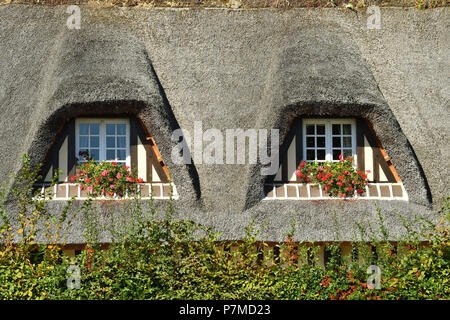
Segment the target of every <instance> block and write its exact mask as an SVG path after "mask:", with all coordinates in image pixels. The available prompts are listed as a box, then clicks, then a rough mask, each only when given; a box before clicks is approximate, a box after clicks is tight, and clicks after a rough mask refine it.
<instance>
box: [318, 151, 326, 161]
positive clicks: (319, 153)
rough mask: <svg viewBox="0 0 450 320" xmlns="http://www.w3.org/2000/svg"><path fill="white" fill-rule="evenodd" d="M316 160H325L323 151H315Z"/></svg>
mask: <svg viewBox="0 0 450 320" xmlns="http://www.w3.org/2000/svg"><path fill="white" fill-rule="evenodd" d="M317 160H325V149H319V150H317Z"/></svg>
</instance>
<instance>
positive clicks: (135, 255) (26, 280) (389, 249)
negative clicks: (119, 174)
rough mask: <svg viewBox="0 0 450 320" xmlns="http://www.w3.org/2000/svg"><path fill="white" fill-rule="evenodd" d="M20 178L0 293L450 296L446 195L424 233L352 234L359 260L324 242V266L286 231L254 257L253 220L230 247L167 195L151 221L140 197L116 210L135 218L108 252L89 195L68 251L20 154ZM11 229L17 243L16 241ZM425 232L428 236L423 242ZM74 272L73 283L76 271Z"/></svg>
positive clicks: (1, 204) (0, 206) (7, 228)
mask: <svg viewBox="0 0 450 320" xmlns="http://www.w3.org/2000/svg"><path fill="white" fill-rule="evenodd" d="M18 180H20V183H16V184H15V186H14V187H13V188H12V189H6V188H4V189H3V190H2V192H1V196H2V197H1V198H2V199H1V200H2V201H0V214H1V218H2V225H1V226H0V233H1V237H2V243H3V246H2V247H1V250H0V299H448V298H449V296H450V290H449V278H450V277H449V269H450V268H449V267H450V264H449V257H450V251H449V244H450V240H449V227H448V223H449V218H450V201H449V198H447V199H446V200H445V201H444V205H443V208H442V210H441V214H442V219H441V221H440V223H439V224H438V225H435V224H433V223H431V222H428V221H426V220H423V221H422V230H421V232H415V231H413V230H412V229H411V228H409V227H408V224H406V223H405V236H404V238H403V239H400V241H399V242H398V245H397V247H395V246H394V245H392V244H390V243H389V242H387V241H385V239H384V237H381V239H376V238H373V237H372V240H371V243H370V244H371V245H372V246H369V245H368V243H367V242H358V241H355V242H354V243H353V244H352V245H353V249H354V250H353V252H354V253H356V252H358V254H359V259H358V260H359V262H358V261H356V259H354V260H353V261H352V260H351V259H350V258H349V257H346V256H343V257H341V255H340V253H339V250H340V249H339V246H338V245H330V246H328V249H329V250H330V259H329V260H328V263H327V265H326V267H325V268H324V267H322V266H320V265H319V264H318V263H317V255H316V254H315V253H316V252H314V251H317V249H318V248H317V247H312V248H313V249H312V250H311V249H308V247H307V246H305V244H303V243H298V242H296V241H295V239H293V238H292V231H291V233H290V234H287V235H286V242H285V243H283V244H281V255H280V256H279V257H278V258H279V263H268V262H270V261H274V260H276V259H274V255H273V252H269V254H266V255H265V256H264V258H263V259H262V260H261V256H259V255H258V251H257V250H256V247H257V246H258V245H259V246H261V245H262V246H265V245H267V244H264V243H259V242H257V241H256V239H257V237H258V232H259V231H258V230H257V229H256V228H255V227H254V225H250V226H248V227H247V229H246V230H247V236H246V238H245V239H243V241H240V242H236V243H228V244H227V245H234V246H235V247H236V248H237V250H224V248H223V243H221V242H218V241H217V238H218V234H216V233H214V231H213V230H210V229H208V228H206V227H204V226H201V225H198V224H195V223H193V222H192V221H189V220H186V221H176V220H174V219H172V216H173V213H174V212H175V208H174V207H173V204H172V203H171V202H170V201H169V202H168V205H167V208H166V211H165V214H164V215H163V216H164V218H156V215H154V212H151V213H150V214H149V212H147V211H146V210H144V209H143V208H142V203H141V201H140V200H138V199H136V200H134V201H131V202H130V203H129V204H128V205H127V206H126V207H125V208H123V210H125V211H126V213H127V214H128V215H129V216H130V217H132V221H133V223H132V225H128V226H127V227H126V228H124V229H121V230H111V232H113V234H114V236H115V238H116V239H117V240H116V241H115V242H114V243H113V244H111V245H110V246H109V248H108V249H106V250H102V249H100V244H99V243H97V241H96V238H97V235H98V232H99V230H98V228H97V224H96V222H95V212H94V209H93V207H92V201H91V200H87V201H85V202H84V204H83V206H82V208H81V209H80V211H79V214H83V215H84V217H85V218H86V219H85V221H86V224H85V226H84V228H85V237H86V239H87V242H88V245H87V250H83V251H82V252H81V253H80V254H78V255H77V256H76V257H68V256H66V255H64V254H62V253H61V246H60V245H58V244H57V242H58V241H61V239H59V234H60V233H62V230H61V227H60V226H61V225H62V223H63V220H65V219H70V217H68V215H67V214H66V212H63V214H62V215H61V218H60V219H55V218H54V217H52V215H51V214H50V213H49V212H47V210H46V200H42V199H41V200H36V199H33V198H32V197H31V196H30V195H31V192H32V188H31V186H32V185H33V183H34V182H35V172H34V171H32V170H31V169H29V160H28V159H27V158H25V166H24V170H22V172H21V174H19V177H18ZM16 182H18V181H16ZM7 190H9V192H11V193H10V194H12V197H14V198H15V201H17V206H18V208H19V209H20V210H21V213H20V216H18V218H17V221H9V219H8V218H7V217H8V215H7V209H6V206H5V203H6V195H7ZM70 205H71V204H70V203H69V204H68V206H67V207H66V208H65V209H64V210H67V208H68V207H69V206H70ZM151 210H154V209H151ZM379 214H380V230H381V231H382V232H381V233H382V234H384V235H385V237H386V236H387V235H386V234H385V232H383V230H384V229H383V224H382V213H381V212H379ZM13 225H15V226H17V227H13ZM18 228H19V229H18ZM293 228H295V222H293V225H292V230H293ZM17 230H18V231H17ZM38 232H41V233H45V234H46V236H47V237H48V239H49V241H50V242H53V244H50V245H48V244H47V245H40V244H36V243H34V240H35V239H34V237H35V236H36V234H37V233H38ZM362 232H365V231H364V230H362ZM17 233H19V235H20V237H21V240H20V241H19V243H17V242H16V243H13V236H17ZM424 237H425V238H426V239H428V240H427V242H426V243H425V245H424V244H423V238H424ZM372 247H373V248H376V249H375V250H373V249H372ZM401 248H404V249H403V250H400V249H401ZM396 251H398V253H397V252H396ZM401 251H402V252H401ZM296 261H301V262H302V261H303V262H305V263H296ZM306 261H309V263H306ZM370 265H377V266H378V267H379V268H380V270H381V277H380V288H379V289H376V288H374V289H370V288H367V284H366V283H367V279H368V277H369V274H368V273H367V269H368V267H369V266H370ZM71 266H72V267H71ZM78 269H79V272H80V277H79V280H80V281H79V282H77V274H76V272H75V273H74V270H75V271H76V270H78ZM68 271H69V272H68ZM70 277H71V278H70ZM68 280H69V284H68ZM77 284H79V288H78V289H77V287H78V286H77ZM68 285H69V287H70V288H69V287H68Z"/></svg>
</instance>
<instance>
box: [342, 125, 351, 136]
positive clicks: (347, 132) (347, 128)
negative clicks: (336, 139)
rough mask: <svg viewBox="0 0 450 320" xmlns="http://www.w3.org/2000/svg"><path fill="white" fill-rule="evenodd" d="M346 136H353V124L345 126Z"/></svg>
mask: <svg viewBox="0 0 450 320" xmlns="http://www.w3.org/2000/svg"><path fill="white" fill-rule="evenodd" d="M343 127H344V130H343V131H344V134H352V125H351V124H344V125H343Z"/></svg>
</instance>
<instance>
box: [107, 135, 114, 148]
mask: <svg viewBox="0 0 450 320" xmlns="http://www.w3.org/2000/svg"><path fill="white" fill-rule="evenodd" d="M106 147H107V148H115V147H116V138H115V137H106Z"/></svg>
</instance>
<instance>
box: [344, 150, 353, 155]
mask: <svg viewBox="0 0 450 320" xmlns="http://www.w3.org/2000/svg"><path fill="white" fill-rule="evenodd" d="M351 156H352V150H351V149H345V150H344V157H351Z"/></svg>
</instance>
